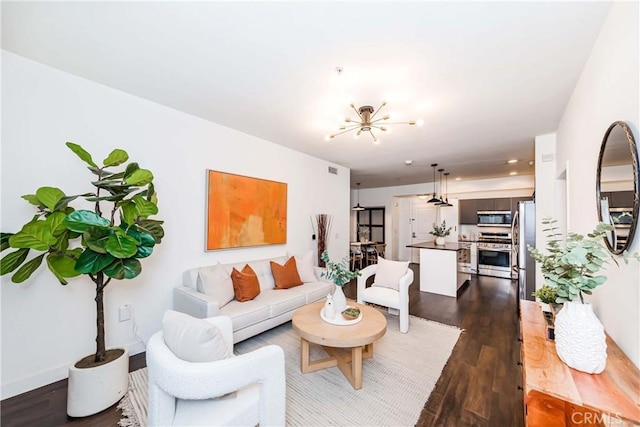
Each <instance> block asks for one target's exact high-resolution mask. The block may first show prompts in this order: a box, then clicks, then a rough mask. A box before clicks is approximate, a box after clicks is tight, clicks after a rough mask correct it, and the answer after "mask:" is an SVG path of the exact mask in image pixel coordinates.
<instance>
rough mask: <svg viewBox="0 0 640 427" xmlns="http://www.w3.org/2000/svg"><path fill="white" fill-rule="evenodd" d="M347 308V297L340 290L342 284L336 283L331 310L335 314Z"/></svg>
mask: <svg viewBox="0 0 640 427" xmlns="http://www.w3.org/2000/svg"><path fill="white" fill-rule="evenodd" d="M345 308H347V298H346V297H345V296H344V292H342V286H338V285H336V290H335V291H333V310H334V312H335V314H340V313H342V312H343V311H344V309H345Z"/></svg>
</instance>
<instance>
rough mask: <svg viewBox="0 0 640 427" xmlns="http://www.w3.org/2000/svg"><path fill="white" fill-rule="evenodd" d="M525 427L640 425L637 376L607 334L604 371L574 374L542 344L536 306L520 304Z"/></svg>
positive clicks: (541, 325) (549, 345) (543, 332)
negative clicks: (594, 373) (592, 373)
mask: <svg viewBox="0 0 640 427" xmlns="http://www.w3.org/2000/svg"><path fill="white" fill-rule="evenodd" d="M520 313H521V314H520V315H521V322H520V328H521V334H522V365H523V366H522V372H523V385H524V402H525V414H526V424H527V426H529V427H538V426H541V427H542V426H544V427H554V426H584V425H596V426H632V425H640V371H639V370H638V368H637V367H636V366H635V365H634V364H633V363H631V361H630V360H629V358H628V357H627V356H626V355H625V354H624V353H623V352H622V350H620V347H618V345H617V344H616V343H615V342H614V341H613V340H612V339H611V338H610V337H609V336H608V335H607V367H606V368H605V370H604V371H603V372H602V373H600V374H597V375H591V374H586V373H584V372H580V371H576V370H575V369H571V368H569V367H568V366H567V365H565V364H564V363H563V362H562V361H561V360H560V358H559V357H558V355H557V354H556V348H555V343H554V342H553V341H548V340H546V339H545V336H546V322H545V320H544V316H543V315H542V310H541V309H540V307H539V305H538V304H537V303H536V302H533V301H520Z"/></svg>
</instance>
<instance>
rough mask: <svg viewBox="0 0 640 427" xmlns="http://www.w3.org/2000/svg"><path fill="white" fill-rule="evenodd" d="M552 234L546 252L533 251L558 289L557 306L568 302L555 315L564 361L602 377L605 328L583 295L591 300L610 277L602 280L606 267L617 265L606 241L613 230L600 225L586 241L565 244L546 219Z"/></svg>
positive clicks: (578, 237) (577, 238) (575, 238)
mask: <svg viewBox="0 0 640 427" xmlns="http://www.w3.org/2000/svg"><path fill="white" fill-rule="evenodd" d="M542 223H543V224H544V225H545V226H546V227H547V228H545V229H544V230H543V231H545V232H548V233H549V234H548V235H547V248H546V253H542V252H541V251H540V250H538V249H536V248H532V247H530V246H529V248H528V249H529V251H530V252H531V256H532V257H533V259H534V260H535V261H536V262H538V263H540V264H541V267H542V275H543V276H544V278H545V281H546V284H547V285H548V286H549V287H551V288H552V289H553V290H555V292H556V294H557V297H556V300H555V302H556V303H564V304H563V307H562V309H561V310H560V312H559V313H558V314H557V315H556V317H555V321H554V325H555V341H556V351H557V353H558V356H559V357H560V359H562V361H563V362H565V363H566V364H567V365H569V366H570V367H572V368H575V369H578V370H580V371H584V372H587V373H600V372H602V371H603V370H604V368H605V365H606V359H607V351H606V350H607V345H606V338H605V334H604V327H603V326H602V324H601V323H600V321H599V320H598V318H597V317H596V316H595V314H594V313H593V309H592V307H591V305H590V304H585V301H584V297H583V294H586V295H590V294H591V292H592V291H593V289H595V288H596V287H598V286H600V285H602V284H603V283H604V282H605V281H606V280H607V277H606V276H602V275H598V272H599V271H600V269H602V268H604V266H605V264H607V263H608V262H609V261H611V260H613V261H614V262H615V263H616V264H617V261H616V260H615V258H613V256H612V255H611V254H610V253H609V252H608V250H607V248H606V246H605V244H604V238H605V237H606V232H607V231H609V230H611V229H612V227H611V226H610V225H607V224H604V223H600V224H598V225H597V227H596V228H595V229H594V230H593V231H592V232H591V233H589V234H587V235H586V236H584V235H582V234H577V233H568V235H567V238H566V241H565V242H564V244H562V241H561V237H562V235H561V234H560V233H559V232H558V227H557V225H556V223H557V221H556V220H553V219H550V218H545V219H543V220H542Z"/></svg>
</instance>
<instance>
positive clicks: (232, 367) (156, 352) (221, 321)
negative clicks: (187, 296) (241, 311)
mask: <svg viewBox="0 0 640 427" xmlns="http://www.w3.org/2000/svg"><path fill="white" fill-rule="evenodd" d="M206 321H207V322H211V323H213V324H214V325H216V326H217V327H218V328H219V329H220V331H222V334H223V337H224V340H225V342H226V343H227V345H228V346H229V349H232V348H233V330H232V326H231V319H230V318H229V317H227V316H218V317H213V318H209V319H206ZM147 367H148V369H149V397H148V399H149V404H148V417H149V418H148V423H149V426H173V425H180V426H187V425H188V426H193V425H207V426H213V425H216V426H232V425H251V426H255V425H257V424H260V425H261V426H284V425H285V390H286V384H285V370H284V352H283V351H282V349H281V348H280V347H278V346H276V345H267V346H265V347H262V348H260V349H258V350H255V351H253V352H251V353H247V354H242V355H239V356H231V357H229V358H226V359H222V360H217V361H214V362H204V363H192V362H187V361H184V360H182V359H179V358H178V357H176V356H175V355H174V354H173V352H172V351H171V350H170V349H169V347H167V345H166V344H165V342H164V338H163V333H162V331H159V332H156V333H155V334H154V335H153V336H152V337H151V339H150V340H149V343H148V345H147Z"/></svg>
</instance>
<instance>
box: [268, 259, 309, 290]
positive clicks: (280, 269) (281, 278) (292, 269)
mask: <svg viewBox="0 0 640 427" xmlns="http://www.w3.org/2000/svg"><path fill="white" fill-rule="evenodd" d="M271 273H273V279H274V280H275V282H276V289H288V288H293V287H294V286H299V285H302V279H300V275H299V274H298V267H297V266H296V260H295V258H294V257H291V258H289V259H288V260H287V262H285V263H284V265H280V264H278V263H277V262H273V261H271Z"/></svg>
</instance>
